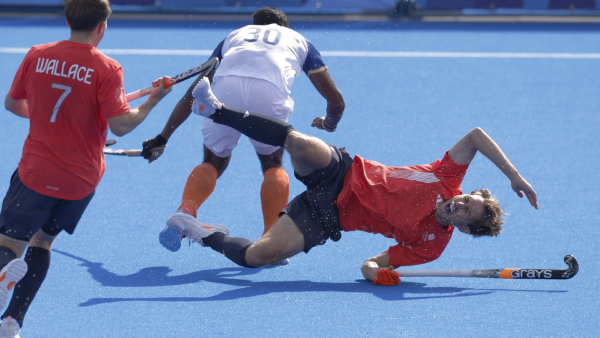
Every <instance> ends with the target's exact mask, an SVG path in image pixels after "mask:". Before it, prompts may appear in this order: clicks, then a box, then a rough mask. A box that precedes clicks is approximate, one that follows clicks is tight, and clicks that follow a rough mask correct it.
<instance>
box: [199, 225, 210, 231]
mask: <svg viewBox="0 0 600 338" xmlns="http://www.w3.org/2000/svg"><path fill="white" fill-rule="evenodd" d="M201 228H203V229H206V230H210V229H212V227H209V226H206V225H203V226H201Z"/></svg>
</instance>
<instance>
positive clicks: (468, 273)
mask: <svg viewBox="0 0 600 338" xmlns="http://www.w3.org/2000/svg"><path fill="white" fill-rule="evenodd" d="M565 263H567V265H569V268H568V269H566V270H553V269H487V270H439V271H433V270H430V271H406V270H405V271H400V270H396V272H398V275H399V276H400V277H476V278H503V279H569V278H572V277H573V276H575V275H576V274H577V271H579V263H578V262H577V260H576V259H575V257H573V256H571V255H567V256H565Z"/></svg>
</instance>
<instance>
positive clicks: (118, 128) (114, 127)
mask: <svg viewBox="0 0 600 338" xmlns="http://www.w3.org/2000/svg"><path fill="white" fill-rule="evenodd" d="M108 127H109V128H110V132H111V133H113V134H114V135H115V136H118V137H123V136H125V135H127V134H128V133H129V132H130V131H131V130H128V128H126V126H125V125H123V123H119V122H116V121H112V123H111V121H109V123H108Z"/></svg>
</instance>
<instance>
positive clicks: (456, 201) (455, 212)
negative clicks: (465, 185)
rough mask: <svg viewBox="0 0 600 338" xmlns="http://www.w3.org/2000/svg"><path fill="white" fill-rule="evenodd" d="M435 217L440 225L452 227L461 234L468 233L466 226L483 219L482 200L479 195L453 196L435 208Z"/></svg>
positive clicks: (483, 207) (483, 208)
mask: <svg viewBox="0 0 600 338" xmlns="http://www.w3.org/2000/svg"><path fill="white" fill-rule="evenodd" d="M435 217H436V218H437V220H438V222H440V224H441V225H454V226H456V227H458V228H459V230H460V231H462V232H465V231H463V230H466V231H468V227H467V225H468V224H473V223H475V222H476V221H478V220H482V219H483V218H484V217H485V206H484V199H483V197H481V196H479V195H458V196H454V197H452V198H451V199H449V200H447V201H446V202H444V203H441V204H440V205H438V206H437V208H435ZM465 228H466V229H465Z"/></svg>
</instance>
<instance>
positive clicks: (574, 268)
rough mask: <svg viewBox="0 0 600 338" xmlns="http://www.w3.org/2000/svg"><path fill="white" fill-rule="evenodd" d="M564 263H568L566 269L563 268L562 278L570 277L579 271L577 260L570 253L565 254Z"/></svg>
mask: <svg viewBox="0 0 600 338" xmlns="http://www.w3.org/2000/svg"><path fill="white" fill-rule="evenodd" d="M565 263H567V265H569V268H568V269H567V270H565V272H564V273H563V274H562V278H564V279H569V278H572V277H573V276H575V275H576V274H577V272H578V271H579V262H577V260H576V259H575V257H573V256H571V255H566V256H565Z"/></svg>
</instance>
